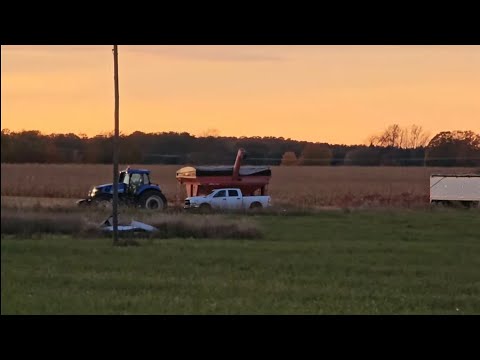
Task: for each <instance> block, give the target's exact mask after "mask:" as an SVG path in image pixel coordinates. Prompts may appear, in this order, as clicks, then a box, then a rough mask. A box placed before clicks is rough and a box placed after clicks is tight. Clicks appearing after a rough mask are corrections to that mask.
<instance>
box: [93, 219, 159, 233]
mask: <svg viewBox="0 0 480 360" xmlns="http://www.w3.org/2000/svg"><path fill="white" fill-rule="evenodd" d="M112 218H113V216H110V217H109V218H108V219H107V220H105V221H104V222H103V223H102V225H101V228H102V230H104V231H113V219H112ZM117 228H118V231H148V232H154V231H158V229H157V228H156V227H154V226H151V225H148V224H145V223H142V222H140V221H135V220H132V222H131V223H130V225H118V227H117Z"/></svg>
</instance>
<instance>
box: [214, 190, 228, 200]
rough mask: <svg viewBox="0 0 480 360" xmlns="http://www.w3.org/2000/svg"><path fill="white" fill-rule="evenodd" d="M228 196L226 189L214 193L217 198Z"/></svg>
mask: <svg viewBox="0 0 480 360" xmlns="http://www.w3.org/2000/svg"><path fill="white" fill-rule="evenodd" d="M226 196H227V192H226V191H225V190H220V191H219V192H217V193H216V194H215V195H213V197H214V198H217V197H226Z"/></svg>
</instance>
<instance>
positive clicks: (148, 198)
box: [77, 168, 167, 211]
mask: <svg viewBox="0 0 480 360" xmlns="http://www.w3.org/2000/svg"><path fill="white" fill-rule="evenodd" d="M112 198H113V184H104V185H98V186H94V187H93V188H92V189H91V190H90V191H89V192H88V197H87V198H86V199H82V200H79V201H77V204H78V205H79V206H88V205H94V206H99V207H110V206H111V202H112ZM118 200H119V204H124V205H130V206H135V207H141V208H144V209H148V210H159V211H162V210H165V209H166V208H167V199H166V198H165V196H164V195H163V193H162V190H161V189H160V187H159V186H158V185H156V184H152V183H151V182H150V170H144V169H130V168H127V169H126V170H123V171H120V175H119V178H118Z"/></svg>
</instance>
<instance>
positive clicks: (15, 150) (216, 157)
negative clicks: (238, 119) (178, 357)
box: [1, 125, 480, 166]
mask: <svg viewBox="0 0 480 360" xmlns="http://www.w3.org/2000/svg"><path fill="white" fill-rule="evenodd" d="M395 126H396V125H394V126H393V127H392V126H391V127H389V128H388V129H387V130H385V131H384V133H382V134H380V135H379V136H373V137H372V138H371V144H370V145H369V146H366V145H330V144H326V143H312V142H306V141H296V140H291V139H285V138H282V137H280V138H275V137H240V138H236V137H221V136H206V137H195V136H193V135H190V134H188V133H174V132H168V133H149V134H146V133H142V132H135V133H133V134H131V135H121V137H120V162H121V163H125V164H177V165H183V164H192V165H198V164H206V165H207V164H232V163H233V162H234V160H235V156H236V154H237V150H238V149H239V148H244V149H245V150H246V152H247V159H246V160H245V163H246V164H251V165H286V166H288V165H290V166H291V165H331V166H338V165H357V166H381V165H391V166H392V165H393V166H480V135H479V134H476V133H474V132H472V131H447V132H441V133H439V134H437V135H435V136H434V137H433V138H432V139H431V140H428V138H427V137H424V138H423V140H422V139H420V138H419V139H413V140H412V137H409V135H408V134H407V131H405V133H404V134H403V135H402V134H401V132H402V130H401V129H400V128H398V129H399V132H398V134H395V131H396V130H395ZM392 131H393V133H392ZM407 140H408V141H407ZM414 140H415V141H414ZM1 146H2V148H1V161H2V163H103V164H106V163H111V162H112V136H111V135H97V136H94V137H87V136H78V135H75V134H52V135H44V134H42V133H40V132H39V131H22V132H10V131H9V130H6V129H4V130H2V138H1Z"/></svg>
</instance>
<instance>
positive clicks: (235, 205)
mask: <svg viewBox="0 0 480 360" xmlns="http://www.w3.org/2000/svg"><path fill="white" fill-rule="evenodd" d="M269 206H270V196H243V195H242V191H241V190H240V189H215V190H213V191H212V192H211V193H210V194H208V195H206V196H192V197H188V198H186V199H185V205H184V207H183V208H184V209H200V210H211V209H217V210H243V209H261V208H266V207H269Z"/></svg>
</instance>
